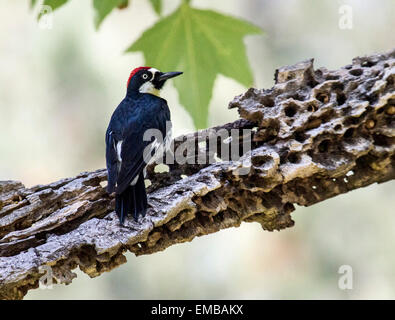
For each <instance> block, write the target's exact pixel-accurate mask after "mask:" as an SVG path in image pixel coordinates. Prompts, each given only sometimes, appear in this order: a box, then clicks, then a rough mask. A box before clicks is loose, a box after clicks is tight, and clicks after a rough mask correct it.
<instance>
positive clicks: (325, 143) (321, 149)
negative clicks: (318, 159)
mask: <svg viewBox="0 0 395 320" xmlns="http://www.w3.org/2000/svg"><path fill="white" fill-rule="evenodd" d="M330 143H331V141H330V140H329V139H325V140H323V141H321V142H320V144H319V145H318V151H319V152H321V153H323V152H327V151H328V149H329V146H330Z"/></svg>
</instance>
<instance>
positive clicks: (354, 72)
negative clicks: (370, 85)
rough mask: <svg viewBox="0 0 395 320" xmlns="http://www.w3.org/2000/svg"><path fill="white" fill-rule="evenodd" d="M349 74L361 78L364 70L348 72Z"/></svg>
mask: <svg viewBox="0 0 395 320" xmlns="http://www.w3.org/2000/svg"><path fill="white" fill-rule="evenodd" d="M348 73H349V74H351V75H352V76H355V77H359V76H360V75H362V73H363V70H362V69H351V70H350V71H348Z"/></svg>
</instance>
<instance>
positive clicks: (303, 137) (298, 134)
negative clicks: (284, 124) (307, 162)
mask: <svg viewBox="0 0 395 320" xmlns="http://www.w3.org/2000/svg"><path fill="white" fill-rule="evenodd" d="M294 137H295V140H296V141H298V142H300V143H302V142H304V141H305V140H306V139H307V134H305V133H304V132H303V131H297V132H295V136H294Z"/></svg>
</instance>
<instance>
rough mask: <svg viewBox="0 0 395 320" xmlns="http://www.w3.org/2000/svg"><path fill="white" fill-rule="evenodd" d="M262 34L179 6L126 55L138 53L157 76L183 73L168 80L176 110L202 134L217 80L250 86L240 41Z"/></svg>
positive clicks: (222, 17)
mask: <svg viewBox="0 0 395 320" xmlns="http://www.w3.org/2000/svg"><path fill="white" fill-rule="evenodd" d="M261 33H262V30H261V29H260V28H258V27H256V26H254V25H252V24H250V23H248V22H246V21H243V20H240V19H237V18H233V17H230V16H226V15H223V14H220V13H217V12H214V11H211V10H200V9H195V8H192V7H191V6H189V4H188V2H183V3H182V4H181V5H180V7H179V8H178V9H177V10H176V11H175V12H174V13H172V14H171V15H170V16H167V17H165V18H162V19H161V20H159V22H157V23H156V24H155V25H154V26H153V27H151V28H150V29H148V30H147V31H145V32H144V33H143V34H142V36H141V37H140V38H139V39H138V40H137V41H136V42H135V43H133V44H132V45H131V46H130V47H129V48H128V49H127V50H126V51H127V52H135V51H142V52H143V54H144V57H145V62H146V64H147V65H150V66H152V67H155V68H158V69H160V70H162V71H183V72H184V74H183V76H182V77H179V78H176V79H174V84H175V87H176V89H177V91H178V93H179V98H180V102H181V104H182V105H183V106H184V107H185V109H186V110H187V111H188V113H189V114H190V115H191V117H192V119H193V121H194V124H195V126H196V127H197V128H205V127H206V126H207V120H208V113H209V112H208V108H209V102H210V99H211V96H212V91H213V86H214V81H215V78H216V76H217V75H218V74H223V75H224V76H227V77H230V78H233V79H235V80H236V81H238V82H240V83H241V84H243V85H244V86H250V85H251V84H252V82H253V77H252V73H251V69H250V66H249V63H248V59H247V56H246V52H245V45H244V43H243V38H244V36H246V35H247V34H261Z"/></svg>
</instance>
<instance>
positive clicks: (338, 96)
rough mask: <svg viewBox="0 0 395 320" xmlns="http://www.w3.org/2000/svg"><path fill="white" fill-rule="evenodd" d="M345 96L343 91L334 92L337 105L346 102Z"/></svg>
mask: <svg viewBox="0 0 395 320" xmlns="http://www.w3.org/2000/svg"><path fill="white" fill-rule="evenodd" d="M346 100H347V98H346V95H345V94H344V93H343V92H339V93H337V94H336V102H337V105H338V106H341V105H343V104H344V102H346Z"/></svg>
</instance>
